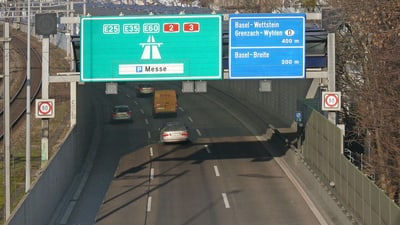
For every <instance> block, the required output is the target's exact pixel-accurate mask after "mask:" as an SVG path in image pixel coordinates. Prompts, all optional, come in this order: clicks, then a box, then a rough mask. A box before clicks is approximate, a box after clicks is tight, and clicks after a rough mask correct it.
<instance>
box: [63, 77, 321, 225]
mask: <svg viewBox="0 0 400 225" xmlns="http://www.w3.org/2000/svg"><path fill="white" fill-rule="evenodd" d="M135 85H136V84H134V83H127V84H124V85H119V94H118V95H105V94H104V90H102V89H101V88H99V91H98V93H96V94H97V95H99V96H98V97H97V99H98V104H101V108H102V109H103V112H101V114H102V115H103V119H102V122H104V129H103V132H102V134H101V137H100V140H99V141H100V143H99V148H98V149H97V151H96V156H95V157H94V158H93V160H92V161H90V162H87V165H91V166H90V167H91V170H90V173H88V174H87V177H86V178H85V179H84V180H85V182H83V183H81V185H77V188H81V190H80V191H79V193H80V194H79V196H78V197H76V196H75V197H76V198H75V199H71V201H70V203H71V202H72V201H73V204H69V206H68V207H65V210H64V211H63V212H62V213H61V214H60V216H59V218H60V220H59V224H69V225H74V224H80V225H91V224H97V225H103V224H113V225H119V224H121V225H122V224H123V225H126V224H143V225H144V224H145V225H153V224H154V225H158V224H162V225H169V224H170V225H181V224H182V225H188V224H201V225H207V224H210V225H216V224H230V225H234V224H238V225H239V224H240V225H243V224H252V225H258V224H260V225H261V224H262V225H265V224H280V225H285V224H287V225H289V224H290V225H296V224H299V225H300V224H307V225H314V224H321V219H320V218H318V214H317V215H315V214H314V213H313V211H312V210H311V209H312V205H311V208H310V206H309V205H308V204H307V201H306V200H307V198H304V197H303V196H302V194H301V193H300V192H298V191H297V189H296V187H295V186H294V184H293V183H292V182H291V179H290V178H289V177H288V176H287V173H286V172H285V170H284V169H283V168H282V167H281V165H280V164H279V163H277V161H276V160H275V159H276V158H279V157H280V156H281V155H283V154H285V151H287V149H285V148H284V147H283V145H282V142H281V140H280V139H277V138H274V136H272V135H270V134H268V133H267V132H266V131H267V125H266V123H265V122H262V121H260V120H259V119H258V118H257V117H255V116H254V115H253V114H251V113H250V111H249V110H248V109H247V108H246V107H243V106H242V105H240V104H238V102H237V101H234V100H232V99H231V98H228V97H227V96H225V95H224V94H222V93H219V92H217V91H215V90H213V89H211V88H209V91H208V92H207V93H180V94H179V104H180V106H179V112H178V117H177V118H168V117H162V118H157V119H153V118H152V116H151V110H152V98H151V97H141V98H139V97H136V95H135V90H134V88H135ZM154 85H155V87H156V89H164V88H175V89H177V90H178V91H180V89H181V88H180V83H179V82H164V83H161V82H160V83H154ZM99 86H100V85H99ZM114 104H129V105H130V106H131V108H132V109H133V115H134V122H133V123H127V124H110V123H109V118H110V112H111V109H112V106H113V105H114ZM78 113H79V112H78ZM175 119H176V120H180V121H183V122H184V123H185V124H186V125H188V127H189V131H190V140H191V141H190V142H189V143H183V144H162V143H160V142H159V131H158V129H159V128H160V127H161V125H162V124H163V123H164V122H166V121H170V120H175ZM273 152H274V153H273ZM280 154H281V155H280ZM272 155H274V156H272ZM71 198H73V197H71ZM322 221H323V220H322Z"/></svg>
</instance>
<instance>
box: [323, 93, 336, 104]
mask: <svg viewBox="0 0 400 225" xmlns="http://www.w3.org/2000/svg"><path fill="white" fill-rule="evenodd" d="M332 100H333V101H332ZM325 104H326V105H327V106H328V107H337V105H338V104H339V97H338V95H337V94H327V95H326V96H325Z"/></svg>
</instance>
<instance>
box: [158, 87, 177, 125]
mask: <svg viewBox="0 0 400 225" xmlns="http://www.w3.org/2000/svg"><path fill="white" fill-rule="evenodd" d="M177 109H178V95H177V93H176V90H173V89H167V90H155V91H154V95H153V117H154V118H156V117H157V116H159V115H163V114H164V115H172V116H175V117H176V116H177Z"/></svg>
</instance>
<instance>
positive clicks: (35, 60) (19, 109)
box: [0, 25, 42, 142]
mask: <svg viewBox="0 0 400 225" xmlns="http://www.w3.org/2000/svg"><path fill="white" fill-rule="evenodd" d="M0 35H1V36H2V37H3V36H4V35H3V26H2V25H1V26H0ZM10 36H11V42H10V127H11V129H14V127H16V126H17V125H18V124H19V123H20V122H21V121H23V120H21V119H22V118H24V116H25V114H26V102H27V99H26V97H27V73H26V66H27V65H26V64H27V63H26V58H27V41H26V35H25V38H24V37H23V35H21V34H19V35H18V34H16V33H14V32H13V30H11V31H10ZM32 46H33V45H31V57H30V58H31V69H30V92H31V93H30V97H31V99H30V103H31V105H32V103H34V100H35V99H36V98H37V97H38V95H39V94H40V90H41V82H42V58H41V55H40V53H39V52H38V50H37V49H35V48H33V47H32ZM0 59H1V63H0V69H1V72H0V73H4V65H3V63H4V44H3V43H1V44H0ZM0 85H1V87H2V88H1V89H2V90H4V89H3V87H4V80H3V79H1V81H0ZM3 96H4V93H2V94H1V98H2V104H1V106H2V107H1V109H0V121H1V122H0V141H1V142H2V140H3V138H4V99H3Z"/></svg>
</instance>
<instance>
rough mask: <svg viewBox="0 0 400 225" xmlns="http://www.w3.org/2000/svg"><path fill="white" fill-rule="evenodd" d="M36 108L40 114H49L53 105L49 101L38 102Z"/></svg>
mask: <svg viewBox="0 0 400 225" xmlns="http://www.w3.org/2000/svg"><path fill="white" fill-rule="evenodd" d="M38 110H39V113H40V114H41V115H48V114H51V111H52V110H53V105H52V104H51V102H39V104H38Z"/></svg>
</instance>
